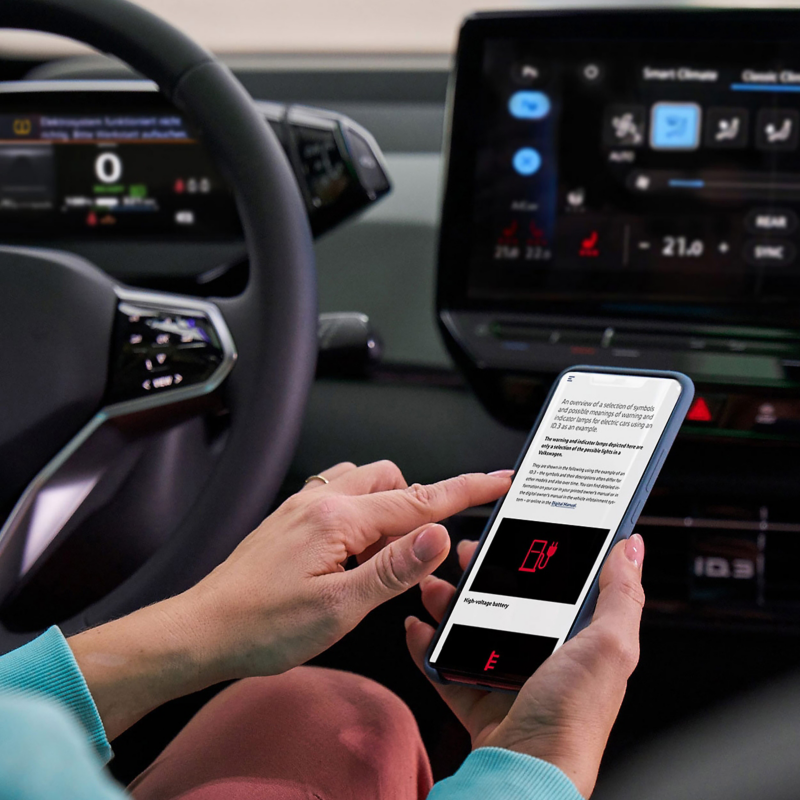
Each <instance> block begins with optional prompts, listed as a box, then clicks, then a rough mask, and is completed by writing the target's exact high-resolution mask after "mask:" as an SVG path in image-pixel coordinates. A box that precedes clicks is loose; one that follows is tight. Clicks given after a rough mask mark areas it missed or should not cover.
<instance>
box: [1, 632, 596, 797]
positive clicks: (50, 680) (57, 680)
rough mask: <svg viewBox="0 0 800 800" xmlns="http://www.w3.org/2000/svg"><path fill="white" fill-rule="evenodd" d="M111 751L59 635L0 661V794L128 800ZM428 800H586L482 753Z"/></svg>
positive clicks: (527, 760)
mask: <svg viewBox="0 0 800 800" xmlns="http://www.w3.org/2000/svg"><path fill="white" fill-rule="evenodd" d="M93 750H94V753H95V754H97V755H99V756H100V758H101V759H102V760H103V761H104V762H105V761H108V760H109V759H110V757H111V747H110V745H109V743H108V740H107V738H106V735H105V731H104V729H103V723H102V722H101V720H100V716H99V714H98V713H97V708H96V706H95V704H94V701H93V699H92V696H91V694H90V693H89V688H88V686H87V685H86V681H85V680H84V678H83V675H82V674H81V672H80V669H79V668H78V664H77V662H76V661H75V658H74V656H73V655H72V650H70V648H69V645H68V644H67V642H66V640H65V639H64V637H63V635H62V634H61V631H60V630H59V629H58V628H56V627H53V628H50V630H48V631H47V632H46V633H44V634H43V635H42V636H40V637H39V638H38V639H35V640H34V641H32V642H30V643H29V644H26V645H25V646H24V647H20V648H19V649H17V650H14V651H12V652H11V653H8V654H6V655H4V656H0V795H2V797H9V798H10V797H13V798H15V799H16V800H50V798H53V797H58V798H59V800H125V798H126V797H129V796H128V795H127V794H126V793H125V792H124V791H123V790H122V789H121V788H120V787H119V786H118V785H117V784H115V783H114V782H113V781H112V780H111V779H110V778H109V777H108V776H107V774H106V773H105V771H104V770H102V769H101V766H100V764H99V763H98V761H97V758H96V757H95V755H94V754H93V752H92V751H93ZM428 800H583V798H582V797H581V795H580V794H579V793H578V790H577V789H576V788H575V786H574V784H573V783H572V782H571V781H570V780H569V778H567V776H566V775H564V773H563V772H561V770H559V769H558V768H557V767H554V766H553V765H552V764H548V763H547V762H546V761H541V760H540V759H538V758H533V757H532V756H526V755H522V754H521V753H514V752H511V751H509V750H501V749H499V748H495V747H482V748H480V749H478V750H475V751H474V752H473V753H472V754H471V755H470V756H469V757H468V758H467V760H466V761H465V762H464V763H463V764H462V766H461V768H460V769H459V770H458V772H456V774H455V775H453V776H452V777H450V778H447V779H446V780H443V781H441V782H439V783H437V784H436V785H435V786H434V787H433V789H431V792H430V794H429V795H428Z"/></svg>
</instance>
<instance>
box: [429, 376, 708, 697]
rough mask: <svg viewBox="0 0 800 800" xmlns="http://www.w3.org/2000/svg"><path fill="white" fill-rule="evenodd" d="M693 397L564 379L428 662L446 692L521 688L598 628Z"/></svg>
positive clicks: (679, 380)
mask: <svg viewBox="0 0 800 800" xmlns="http://www.w3.org/2000/svg"><path fill="white" fill-rule="evenodd" d="M693 397H694V385H693V384H692V382H691V380H690V379H689V378H688V377H686V376H685V375H682V374H680V373H677V372H656V371H642V370H624V369H610V368H603V367H572V368H571V369H568V370H566V371H564V372H563V373H562V374H561V375H560V376H559V377H558V379H557V380H556V382H555V384H554V385H553V388H552V389H551V391H550V394H549V396H548V398H547V400H546V402H545V404H544V407H543V409H542V412H541V413H540V415H539V419H538V420H537V421H536V424H535V425H534V426H533V430H532V431H531V434H530V437H529V438H528V441H527V443H526V445H525V448H524V449H523V451H522V455H521V456H520V459H519V461H518V462H517V465H516V474H515V476H514V480H513V482H512V484H511V489H510V490H509V492H508V494H507V495H506V496H505V498H503V499H502V500H500V501H499V502H498V504H497V505H496V506H495V509H494V512H493V513H492V516H491V518H490V519H489V523H488V524H487V526H486V529H485V530H484V532H483V535H482V536H481V539H480V543H479V546H478V548H477V550H476V552H475V555H474V557H473V559H472V562H471V563H470V565H469V567H468V568H467V569H466V570H465V572H464V575H463V577H462V579H461V582H460V584H459V586H458V590H457V592H456V595H455V597H454V599H453V602H452V603H451V605H450V608H449V610H448V612H447V614H446V615H445V618H444V619H443V620H442V623H441V625H440V626H439V629H438V631H437V632H436V636H435V637H434V639H433V642H432V643H431V647H430V649H429V651H428V653H427V657H426V663H425V667H426V670H427V672H428V674H429V675H430V677H431V678H433V679H434V680H436V681H438V682H440V683H450V682H455V683H466V684H471V685H473V686H475V685H477V686H480V687H482V688H486V689H497V690H510V691H518V690H519V689H520V688H521V687H522V685H523V684H524V683H525V681H526V680H527V679H528V678H529V677H530V676H531V675H532V674H533V673H534V672H535V671H536V669H537V668H538V667H539V665H540V664H541V663H542V662H543V661H544V660H545V659H546V658H547V657H548V656H550V655H551V654H552V653H553V652H554V651H555V650H556V649H557V648H558V647H560V646H561V645H562V644H563V643H564V642H565V641H566V640H567V639H569V638H571V637H572V636H575V635H576V634H577V633H578V632H579V631H580V630H582V629H583V628H584V627H586V625H588V624H589V622H590V620H591V616H592V613H593V611H594V606H595V603H596V600H597V594H598V585H597V581H598V575H599V573H600V568H601V567H602V565H603V561H604V560H605V558H606V556H607V555H608V552H609V551H610V549H611V548H612V547H613V546H614V545H615V544H616V543H617V542H618V541H620V539H624V538H626V537H628V536H629V535H630V534H631V533H632V531H633V527H634V525H635V524H636V521H637V519H638V518H639V512H640V510H641V508H642V506H643V505H644V502H645V500H646V498H647V495H648V494H649V492H650V489H651V488H652V486H653V483H654V482H655V479H656V477H657V475H658V473H659V470H660V469H661V465H662V464H663V463H664V459H665V458H666V455H667V453H668V452H669V449H670V447H671V446H672V443H673V442H674V440H675V436H676V435H677V433H678V429H679V428H680V426H681V423H682V422H683V419H684V417H685V416H686V412H687V411H688V410H689V406H690V405H691V402H692V398H693Z"/></svg>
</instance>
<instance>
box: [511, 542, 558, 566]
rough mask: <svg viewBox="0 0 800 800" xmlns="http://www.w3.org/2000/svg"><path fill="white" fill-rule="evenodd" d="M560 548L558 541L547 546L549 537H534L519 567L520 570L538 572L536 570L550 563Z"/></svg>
mask: <svg viewBox="0 0 800 800" xmlns="http://www.w3.org/2000/svg"><path fill="white" fill-rule="evenodd" d="M556 550H558V542H553V543H552V544H551V545H550V547H548V546H547V539H534V540H533V542H532V543H531V546H530V548H528V554H527V555H526V556H525V560H524V561H523V562H522V566H521V567H520V568H519V572H536V570H540V571H541V570H543V569H544V568H545V567H546V566H547V565H548V564H549V563H550V559H551V558H552V557H553V556H554V555H555V554H556Z"/></svg>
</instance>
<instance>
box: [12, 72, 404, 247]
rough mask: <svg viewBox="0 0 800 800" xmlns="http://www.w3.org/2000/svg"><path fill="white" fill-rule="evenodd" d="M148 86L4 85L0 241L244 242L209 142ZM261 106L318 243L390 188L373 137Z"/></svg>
mask: <svg viewBox="0 0 800 800" xmlns="http://www.w3.org/2000/svg"><path fill="white" fill-rule="evenodd" d="M149 87H150V85H149V84H147V83H145V82H141V87H140V88H138V89H137V90H134V91H131V90H130V88H131V87H130V82H126V83H125V89H126V90H125V91H115V88H114V82H98V83H97V84H94V85H93V86H92V87H91V90H87V89H85V88H82V89H81V90H78V91H76V90H73V89H72V88H71V87H70V84H69V82H64V85H63V86H58V85H57V84H54V83H48V84H46V85H41V84H36V83H35V82H31V83H21V84H4V85H2V84H0V236H3V237H4V238H5V239H10V240H15V239H26V238H27V239H30V238H35V239H46V238H64V237H76V236H77V237H112V238H125V237H140V236H142V235H145V236H146V235H155V236H169V237H171V238H175V237H177V238H185V239H235V238H241V236H242V230H241V225H240V222H239V217H238V214H237V211H236V205H235V201H234V198H233V195H232V193H231V191H230V189H229V188H228V186H227V185H226V183H225V181H224V180H223V179H222V177H221V176H220V175H219V173H218V172H217V170H216V169H215V168H214V166H213V164H212V163H211V159H210V158H209V156H208V155H207V153H206V151H205V148H204V146H203V144H202V142H201V141H199V139H198V137H197V135H196V133H195V132H194V131H192V130H191V128H190V126H188V125H187V123H186V121H185V120H184V119H183V117H182V116H181V115H180V114H179V113H177V112H176V110H175V109H174V108H172V107H171V106H170V105H169V104H168V103H167V101H166V100H165V99H164V98H162V97H161V96H160V95H159V94H158V93H156V92H155V91H151V90H149ZM259 105H260V110H261V112H262V114H263V115H264V117H265V121H266V122H268V123H269V124H270V125H272V127H273V129H274V130H275V132H276V133H277V135H278V137H279V139H280V141H281V143H282V144H283V146H284V149H285V150H286V152H287V155H288V156H289V159H290V162H291V164H292V167H293V169H294V171H295V174H296V175H297V178H298V183H299V185H300V189H301V192H302V194H303V196H304V199H305V201H306V206H307V208H308V212H309V217H310V219H311V224H312V230H313V231H314V233H315V234H319V233H322V232H324V231H325V230H327V229H329V228H331V227H333V226H334V225H336V224H338V223H339V222H341V221H342V220H343V219H344V218H346V217H348V216H350V215H351V214H352V213H354V212H355V211H357V210H359V209H360V208H363V207H364V206H365V205H368V204H369V203H370V202H373V201H374V200H376V199H378V198H379V197H380V196H382V195H383V194H385V193H386V192H387V191H388V190H389V181H388V178H387V176H386V173H385V170H384V168H383V166H382V158H381V154H380V151H379V149H378V147H377V145H376V144H375V142H374V139H372V137H371V136H370V135H369V134H368V133H367V132H366V131H364V130H363V129H362V128H360V127H359V126H358V125H356V124H355V123H353V122H352V121H351V120H348V119H346V118H344V117H341V116H338V115H335V114H332V113H328V112H325V111H321V110H317V109H305V108H300V107H289V108H287V107H285V106H282V105H276V104H272V103H262V104H259Z"/></svg>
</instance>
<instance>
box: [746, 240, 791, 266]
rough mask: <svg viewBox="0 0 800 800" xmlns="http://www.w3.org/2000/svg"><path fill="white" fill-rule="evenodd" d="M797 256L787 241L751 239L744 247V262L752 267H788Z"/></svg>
mask: <svg viewBox="0 0 800 800" xmlns="http://www.w3.org/2000/svg"><path fill="white" fill-rule="evenodd" d="M796 256H797V248H796V247H795V246H794V245H793V244H792V243H791V242H789V241H783V240H777V239H753V240H751V241H749V242H747V243H746V244H745V246H744V260H745V261H746V262H747V263H748V264H751V265H752V266H754V267H788V266H789V264H791V263H793V262H794V260H795V258H796Z"/></svg>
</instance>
